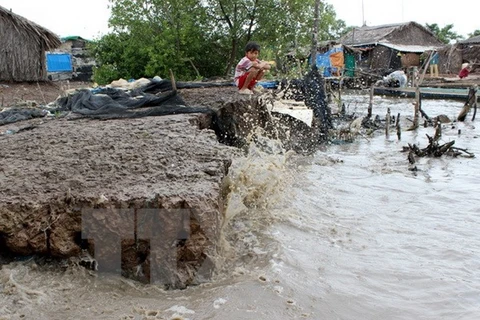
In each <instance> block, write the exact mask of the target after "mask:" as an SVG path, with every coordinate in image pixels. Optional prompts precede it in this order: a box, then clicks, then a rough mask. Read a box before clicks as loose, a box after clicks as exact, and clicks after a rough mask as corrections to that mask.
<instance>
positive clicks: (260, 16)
mask: <svg viewBox="0 0 480 320" xmlns="http://www.w3.org/2000/svg"><path fill="white" fill-rule="evenodd" d="M109 2H110V4H111V8H112V15H111V17H110V20H109V23H110V26H111V27H112V28H113V32H112V33H111V34H108V35H105V36H104V37H102V38H101V39H99V40H97V41H95V42H94V43H92V45H91V51H92V52H93V54H94V57H95V59H96V61H97V64H98V65H99V67H98V68H96V69H95V71H94V79H95V81H96V82H97V83H99V84H104V83H108V82H110V81H112V80H114V79H118V78H125V79H129V78H140V77H153V76H155V75H158V76H160V77H162V78H168V77H169V71H170V70H172V71H173V73H174V74H175V77H176V78H177V79H180V80H193V79H200V78H202V77H213V76H219V75H226V76H229V77H232V76H233V68H234V66H235V64H236V63H237V61H238V60H239V59H240V58H241V57H242V56H243V55H244V52H243V48H244V46H245V44H246V43H247V42H248V41H250V40H255V41H258V42H259V43H260V44H261V46H262V51H261V59H264V60H276V61H279V60H281V58H282V57H284V56H285V55H286V53H287V52H290V51H292V49H293V50H296V49H298V48H301V49H302V50H303V51H305V49H307V51H308V49H309V48H310V47H311V43H312V36H311V33H312V32H311V31H312V27H313V25H312V21H313V14H314V12H313V11H314V2H315V0H109ZM345 31H346V26H345V23H344V22H343V21H342V20H337V19H336V16H335V11H334V10H333V7H332V6H331V5H328V4H324V3H323V2H322V4H321V6H320V31H319V36H318V37H319V40H328V39H335V38H337V37H338V36H340V35H341V34H342V33H343V32H345Z"/></svg>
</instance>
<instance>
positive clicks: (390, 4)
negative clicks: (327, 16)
mask: <svg viewBox="0 0 480 320" xmlns="http://www.w3.org/2000/svg"><path fill="white" fill-rule="evenodd" d="M323 1H325V2H326V3H329V4H331V5H333V7H334V9H335V12H336V13H337V18H338V19H342V20H344V21H345V22H346V24H347V26H361V25H362V24H363V21H365V22H366V24H367V25H369V26H374V25H381V24H389V23H400V22H407V21H416V22H418V23H420V24H421V25H425V23H428V24H432V23H436V24H438V25H439V27H441V28H442V27H444V26H446V25H447V24H453V31H455V32H456V33H458V34H460V35H462V36H464V37H467V35H468V34H469V33H473V31H475V30H480V19H479V18H478V13H479V12H480V1H479V0H457V1H455V2H446V1H442V0H323ZM0 5H1V6H3V7H5V8H7V9H12V10H13V12H15V13H16V14H19V15H21V16H23V17H25V18H27V19H29V20H31V21H33V22H35V23H37V24H39V25H41V26H43V27H45V28H47V29H49V30H50V31H52V32H54V33H55V34H57V35H59V36H60V37H64V36H81V37H83V38H86V39H95V38H98V37H100V36H101V35H103V34H106V33H108V31H109V30H108V18H109V16H110V9H108V0H0Z"/></svg>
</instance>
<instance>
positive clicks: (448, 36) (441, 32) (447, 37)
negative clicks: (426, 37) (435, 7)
mask: <svg viewBox="0 0 480 320" xmlns="http://www.w3.org/2000/svg"><path fill="white" fill-rule="evenodd" d="M425 27H427V29H429V30H430V31H431V32H432V33H433V34H434V35H435V36H436V37H437V38H438V39H439V40H440V41H442V42H443V43H446V44H448V43H450V42H453V41H455V40H459V39H463V36H461V35H459V34H458V33H456V32H455V31H453V24H447V25H446V26H445V27H443V28H440V27H439V26H438V24H436V23H432V24H428V23H427V24H425Z"/></svg>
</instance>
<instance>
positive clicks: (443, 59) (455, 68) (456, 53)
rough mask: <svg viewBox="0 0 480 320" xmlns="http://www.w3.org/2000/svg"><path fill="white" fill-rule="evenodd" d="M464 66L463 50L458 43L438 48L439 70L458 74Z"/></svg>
mask: <svg viewBox="0 0 480 320" xmlns="http://www.w3.org/2000/svg"><path fill="white" fill-rule="evenodd" d="M461 67H462V50H461V49H460V48H459V47H458V45H456V44H455V45H446V46H444V47H442V48H440V49H438V72H439V73H441V74H458V72H459V71H460V69H461Z"/></svg>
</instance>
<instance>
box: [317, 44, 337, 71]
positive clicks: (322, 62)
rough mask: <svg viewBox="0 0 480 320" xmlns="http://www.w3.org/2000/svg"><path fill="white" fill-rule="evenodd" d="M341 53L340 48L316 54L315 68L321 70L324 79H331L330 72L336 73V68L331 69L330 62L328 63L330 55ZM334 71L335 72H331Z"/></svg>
mask: <svg viewBox="0 0 480 320" xmlns="http://www.w3.org/2000/svg"><path fill="white" fill-rule="evenodd" d="M341 51H343V49H342V48H333V49H331V50H329V51H327V52H325V53H322V54H320V53H317V68H318V69H319V70H323V76H324V77H331V76H332V71H336V69H337V68H334V67H332V62H331V61H330V55H332V54H334V53H336V52H341ZM333 69H335V70H333Z"/></svg>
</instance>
